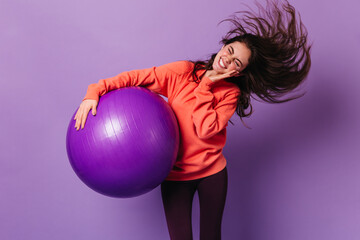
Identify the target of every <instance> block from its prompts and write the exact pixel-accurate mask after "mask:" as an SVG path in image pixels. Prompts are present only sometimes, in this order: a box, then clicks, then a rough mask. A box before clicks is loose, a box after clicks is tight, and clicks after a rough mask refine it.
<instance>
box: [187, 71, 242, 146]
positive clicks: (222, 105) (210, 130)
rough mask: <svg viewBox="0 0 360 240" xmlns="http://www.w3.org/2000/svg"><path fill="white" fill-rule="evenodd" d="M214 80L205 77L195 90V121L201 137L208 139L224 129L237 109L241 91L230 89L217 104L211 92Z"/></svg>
mask: <svg viewBox="0 0 360 240" xmlns="http://www.w3.org/2000/svg"><path fill="white" fill-rule="evenodd" d="M212 84H213V81H211V80H210V79H209V78H207V77H204V78H203V79H202V81H201V82H200V83H199V86H198V87H197V88H196V89H195V90H194V94H195V97H196V104H195V106H194V109H193V113H192V116H193V122H194V125H195V129H196V133H197V135H198V137H199V138H201V139H207V138H210V137H212V136H214V135H215V134H217V133H219V132H220V131H222V130H223V129H224V128H225V127H226V125H227V123H228V121H229V120H230V118H231V116H232V115H233V114H234V112H235V110H236V104H237V97H238V95H239V91H229V93H227V94H226V95H225V96H224V99H223V100H222V101H220V102H219V103H218V104H217V105H216V106H213V100H214V98H215V97H214V95H213V93H212V92H211V85H212Z"/></svg>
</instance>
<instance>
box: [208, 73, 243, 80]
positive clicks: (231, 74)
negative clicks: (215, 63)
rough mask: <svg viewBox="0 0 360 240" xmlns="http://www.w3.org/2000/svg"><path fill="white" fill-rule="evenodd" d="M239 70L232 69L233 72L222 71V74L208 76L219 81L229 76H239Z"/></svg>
mask: <svg viewBox="0 0 360 240" xmlns="http://www.w3.org/2000/svg"><path fill="white" fill-rule="evenodd" d="M239 75H240V74H239V72H238V71H236V70H232V71H231V72H227V73H221V74H215V75H211V74H210V75H209V76H208V78H209V79H210V80H211V81H213V82H217V81H220V80H222V79H225V78H229V77H235V76H239Z"/></svg>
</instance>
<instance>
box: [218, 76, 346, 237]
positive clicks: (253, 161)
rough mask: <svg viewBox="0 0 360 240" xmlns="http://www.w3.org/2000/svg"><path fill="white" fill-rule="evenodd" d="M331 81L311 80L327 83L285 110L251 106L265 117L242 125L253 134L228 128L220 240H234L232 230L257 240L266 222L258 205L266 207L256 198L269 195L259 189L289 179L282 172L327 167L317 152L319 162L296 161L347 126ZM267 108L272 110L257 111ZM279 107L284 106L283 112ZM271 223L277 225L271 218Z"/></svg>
mask: <svg viewBox="0 0 360 240" xmlns="http://www.w3.org/2000/svg"><path fill="white" fill-rule="evenodd" d="M331 78H332V79H329V77H327V76H326V78H325V77H324V76H322V77H320V78H319V77H316V78H314V77H313V79H316V80H315V81H319V82H325V80H326V82H327V84H326V85H325V86H321V89H316V86H315V87H314V88H313V89H312V91H311V92H309V91H308V93H307V94H306V95H305V96H304V97H303V98H300V99H298V100H295V101H293V102H289V103H284V104H286V105H278V106H279V107H277V106H275V105H274V106H269V104H264V106H258V103H254V109H256V111H257V112H258V111H259V112H262V113H263V112H266V113H267V115H263V116H260V118H262V119H261V120H260V119H258V117H255V119H254V120H251V121H249V120H247V121H246V122H248V123H249V124H250V126H251V127H252V130H247V129H246V128H245V127H243V126H241V122H240V121H236V125H235V126H233V127H232V126H229V127H228V138H229V140H228V143H227V145H226V147H225V149H224V154H225V156H227V159H228V166H229V167H228V168H229V194H228V200H227V210H225V216H224V217H225V219H224V220H225V221H226V220H230V221H227V222H224V234H225V236H224V237H225V239H234V234H235V232H234V231H236V236H237V237H239V236H240V238H241V239H258V238H259V235H258V234H261V233H259V225H261V223H264V219H268V214H269V212H267V213H266V212H262V209H261V205H268V204H270V203H267V204H266V203H264V202H266V201H267V199H264V198H262V199H259V198H260V196H269V195H271V192H270V194H269V191H272V190H271V189H266V190H264V189H265V188H264V186H268V184H270V185H274V183H275V185H276V184H279V183H280V184H282V181H283V180H285V178H284V176H282V175H287V176H288V175H291V174H293V173H292V172H289V173H284V171H286V170H285V169H286V168H287V167H289V166H290V170H291V169H294V166H297V167H298V165H300V166H303V167H304V168H305V169H307V168H308V167H310V166H311V165H314V164H315V165H317V166H319V165H321V164H324V161H327V162H328V160H327V158H328V156H326V154H329V153H326V151H325V152H324V153H321V154H324V155H325V156H324V157H323V158H321V159H319V158H312V159H308V158H307V159H301V162H299V161H298V159H299V157H301V156H304V155H303V154H304V153H305V155H309V154H310V155H311V153H312V151H319V150H318V148H319V145H322V146H320V148H323V144H324V143H323V142H324V141H325V142H326V140H327V139H329V138H334V137H336V133H337V132H339V131H341V128H343V127H344V125H346V122H345V120H346V118H344V115H346V109H344V108H343V106H344V101H346V100H344V99H346V98H345V97H344V96H340V95H341V93H339V91H338V90H337V88H336V86H335V85H334V84H331V83H336V81H334V80H333V79H335V77H334V76H332V77H331ZM324 79H325V80H324ZM329 83H330V84H329ZM344 94H345V93H344ZM260 105H262V103H261V104H260ZM268 106H269V108H270V110H271V108H274V111H273V112H268V110H265V111H262V110H263V109H265V108H267V107H268ZM283 106H286V109H285V110H284V108H283ZM345 106H346V105H345ZM262 108H263V109H262ZM280 111H281V112H280ZM344 111H345V112H344ZM254 116H255V114H254ZM256 116H257V114H256ZM250 119H251V118H250ZM334 134H335V135H334ZM292 158H293V159H292ZM295 174H296V173H295ZM279 175H280V177H279ZM279 180H280V181H279ZM267 181H268V182H271V183H268V182H267ZM284 184H286V183H284ZM280 187H281V186H280ZM279 191H281V190H279ZM274 195H275V196H274V197H273V200H275V201H276V200H277V199H276V193H275V194H274ZM270 201H271V200H270ZM280 201H284V200H283V199H280ZM266 207H268V206H265V209H264V208H263V210H266ZM230 209H231V211H230ZM272 224H274V225H276V224H277V223H276V219H274V222H273V223H272ZM264 230H265V229H264ZM260 232H261V231H260ZM265 232H266V230H265ZM262 234H264V233H262ZM240 238H239V239H240Z"/></svg>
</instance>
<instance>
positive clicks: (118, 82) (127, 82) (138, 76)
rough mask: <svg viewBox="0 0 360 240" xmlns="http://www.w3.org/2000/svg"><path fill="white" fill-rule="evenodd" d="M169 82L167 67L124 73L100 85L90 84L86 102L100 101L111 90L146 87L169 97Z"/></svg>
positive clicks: (101, 81) (103, 80) (101, 82)
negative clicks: (91, 100)
mask: <svg viewBox="0 0 360 240" xmlns="http://www.w3.org/2000/svg"><path fill="white" fill-rule="evenodd" d="M168 80H169V76H168V75H167V69H166V67H165V66H161V67H152V68H148V69H143V70H133V71H129V72H123V73H120V74H119V75H117V76H115V77H111V78H107V79H101V80H100V81H99V82H98V83H94V84H90V85H89V87H88V90H87V93H86V95H85V97H84V100H86V99H94V100H97V101H98V100H99V97H100V96H103V95H104V94H106V93H107V92H109V91H111V90H115V89H118V88H122V87H131V86H142V87H146V88H148V89H150V90H152V91H154V92H156V93H159V94H162V95H164V96H165V97H167V96H168V89H167V88H168Z"/></svg>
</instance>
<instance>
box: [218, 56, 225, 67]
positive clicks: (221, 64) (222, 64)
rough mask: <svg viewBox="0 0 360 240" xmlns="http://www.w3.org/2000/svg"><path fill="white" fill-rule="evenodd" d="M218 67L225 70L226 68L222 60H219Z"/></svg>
mask: <svg viewBox="0 0 360 240" xmlns="http://www.w3.org/2000/svg"><path fill="white" fill-rule="evenodd" d="M219 66H220V67H222V68H226V67H225V63H224V61H223V60H222V58H220V60H219Z"/></svg>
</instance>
